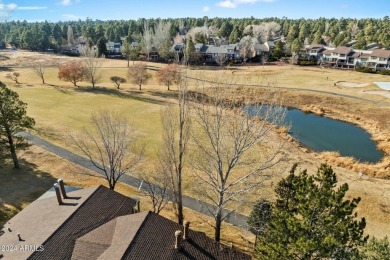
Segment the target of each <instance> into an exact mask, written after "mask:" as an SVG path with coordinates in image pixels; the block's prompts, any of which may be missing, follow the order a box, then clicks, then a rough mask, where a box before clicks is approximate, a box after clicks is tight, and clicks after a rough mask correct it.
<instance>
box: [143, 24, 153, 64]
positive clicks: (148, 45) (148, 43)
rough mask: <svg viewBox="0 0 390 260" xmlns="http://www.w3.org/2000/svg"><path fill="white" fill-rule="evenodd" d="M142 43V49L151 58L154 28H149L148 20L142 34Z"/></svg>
mask: <svg viewBox="0 0 390 260" xmlns="http://www.w3.org/2000/svg"><path fill="white" fill-rule="evenodd" d="M141 43H142V49H143V51H144V52H145V53H146V55H147V56H148V60H149V55H150V52H151V51H152V47H153V30H152V29H151V28H149V23H148V22H147V21H145V23H144V32H143V34H142V41H141Z"/></svg>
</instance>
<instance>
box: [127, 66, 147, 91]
mask: <svg viewBox="0 0 390 260" xmlns="http://www.w3.org/2000/svg"><path fill="white" fill-rule="evenodd" d="M127 76H128V78H129V79H130V80H131V82H132V83H134V84H137V85H138V86H139V90H141V88H142V85H143V84H146V82H148V80H149V79H150V78H151V77H152V75H151V74H150V73H149V72H148V68H147V65H146V64H145V63H138V64H135V65H133V66H131V67H130V68H129V70H128V73H127Z"/></svg>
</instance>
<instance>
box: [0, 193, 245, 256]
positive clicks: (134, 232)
mask: <svg viewBox="0 0 390 260" xmlns="http://www.w3.org/2000/svg"><path fill="white" fill-rule="evenodd" d="M68 196H69V197H70V198H69V199H64V202H65V205H58V202H57V199H56V198H55V197H50V198H43V199H40V200H37V201H35V202H33V203H32V204H30V206H28V207H27V208H26V209H24V210H22V211H21V212H20V213H19V214H17V215H16V216H15V217H14V218H12V219H11V220H10V224H7V225H9V226H8V227H10V230H11V231H9V230H4V234H3V235H1V236H0V245H16V246H18V248H20V247H19V246H24V245H30V246H31V245H36V246H38V248H37V249H38V250H37V251H34V250H35V249H34V248H33V249H32V250H31V248H30V250H26V251H20V250H16V251H14V252H5V254H4V257H5V259H80V260H82V259H86V260H87V259H88V260H90V259H232V260H233V259H234V260H235V259H237V260H240V259H251V257H250V256H249V255H247V254H244V253H242V252H240V251H237V250H235V249H233V248H230V247H227V246H224V245H222V244H220V243H218V242H215V241H214V240H212V239H211V238H209V237H207V236H206V235H205V234H204V233H201V232H196V231H192V230H189V231H188V238H187V239H186V240H183V241H182V243H181V248H180V249H179V250H178V249H175V246H174V245H175V231H177V230H183V227H182V226H180V225H178V224H177V223H176V222H173V221H171V220H169V219H166V218H164V217H162V216H159V215H157V214H155V213H152V212H142V213H136V214H132V213H133V207H134V206H135V204H136V201H135V200H133V199H131V198H129V197H126V196H124V195H122V194H120V193H117V192H115V191H112V190H110V189H108V188H105V187H103V186H99V187H96V188H89V189H82V190H77V191H73V192H69V193H68ZM8 227H7V228H8ZM16 232H20V233H21V236H22V240H23V241H20V240H18V239H17V236H16V234H17V233H16ZM39 245H42V247H39ZM40 249H43V250H40Z"/></svg>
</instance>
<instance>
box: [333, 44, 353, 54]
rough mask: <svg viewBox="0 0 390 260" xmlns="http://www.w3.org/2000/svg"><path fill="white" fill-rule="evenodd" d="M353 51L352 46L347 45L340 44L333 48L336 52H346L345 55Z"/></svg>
mask: <svg viewBox="0 0 390 260" xmlns="http://www.w3.org/2000/svg"><path fill="white" fill-rule="evenodd" d="M351 51H352V48H351V47H345V46H338V47H337V48H336V49H334V50H333V52H334V53H337V54H345V55H347V54H348V53H350V52H351Z"/></svg>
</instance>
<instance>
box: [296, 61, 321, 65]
mask: <svg viewBox="0 0 390 260" xmlns="http://www.w3.org/2000/svg"><path fill="white" fill-rule="evenodd" d="M298 65H300V66H313V65H317V62H316V61H311V60H298Z"/></svg>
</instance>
